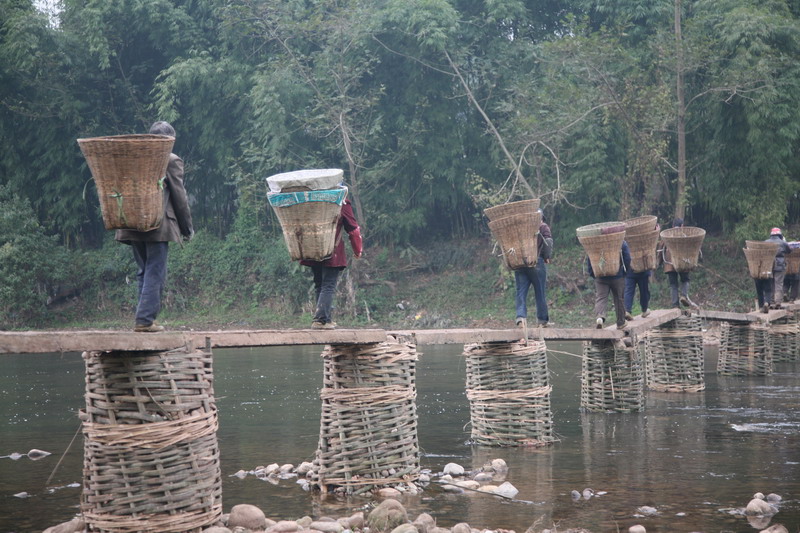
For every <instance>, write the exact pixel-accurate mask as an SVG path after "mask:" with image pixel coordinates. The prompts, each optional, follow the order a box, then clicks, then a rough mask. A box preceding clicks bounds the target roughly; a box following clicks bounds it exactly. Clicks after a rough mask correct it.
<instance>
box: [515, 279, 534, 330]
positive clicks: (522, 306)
mask: <svg viewBox="0 0 800 533" xmlns="http://www.w3.org/2000/svg"><path fill="white" fill-rule="evenodd" d="M528 270H531V269H529V268H520V269H518V270H515V271H514V283H515V285H516V289H517V290H516V294H515V296H514V303H515V307H516V311H517V318H520V317H522V318H528V303H527V301H528V288H529V287H530V285H531V279H530V276H529V274H528Z"/></svg>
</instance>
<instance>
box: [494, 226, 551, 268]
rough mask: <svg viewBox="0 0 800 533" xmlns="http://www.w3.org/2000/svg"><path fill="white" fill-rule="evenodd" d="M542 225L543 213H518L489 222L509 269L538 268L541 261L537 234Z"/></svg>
mask: <svg viewBox="0 0 800 533" xmlns="http://www.w3.org/2000/svg"><path fill="white" fill-rule="evenodd" d="M541 223H542V214H541V213H518V214H516V215H510V216H506V217H503V218H498V219H495V220H491V221H489V229H490V230H491V231H492V235H493V236H494V238H495V239H497V244H498V245H499V246H500V250H501V251H502V253H503V259H505V262H506V266H508V268H510V269H511V270H515V269H518V268H523V267H532V266H536V263H537V261H538V260H539V248H538V242H537V233H539V226H540V225H541Z"/></svg>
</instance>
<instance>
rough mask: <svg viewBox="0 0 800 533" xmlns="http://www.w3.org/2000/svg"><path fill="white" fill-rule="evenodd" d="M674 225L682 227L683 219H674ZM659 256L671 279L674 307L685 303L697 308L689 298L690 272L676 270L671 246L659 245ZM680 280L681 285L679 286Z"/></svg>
mask: <svg viewBox="0 0 800 533" xmlns="http://www.w3.org/2000/svg"><path fill="white" fill-rule="evenodd" d="M672 227H673V228H682V227H683V219H682V218H676V219H675V220H673V221H672ZM658 256H659V260H660V261H663V263H664V272H666V274H667V278H668V279H669V288H670V301H671V303H672V307H677V308H680V307H681V305H683V306H685V307H694V308H697V305H696V304H695V303H694V302H693V301H692V300H690V299H689V273H688V272H678V271H676V270H675V267H674V266H673V264H672V254H670V251H669V248H667V246H666V245H664V244H663V243H662V244H661V245H660V246H659V249H658ZM679 280H680V287H679V286H678V281H679ZM679 295H680V297H679Z"/></svg>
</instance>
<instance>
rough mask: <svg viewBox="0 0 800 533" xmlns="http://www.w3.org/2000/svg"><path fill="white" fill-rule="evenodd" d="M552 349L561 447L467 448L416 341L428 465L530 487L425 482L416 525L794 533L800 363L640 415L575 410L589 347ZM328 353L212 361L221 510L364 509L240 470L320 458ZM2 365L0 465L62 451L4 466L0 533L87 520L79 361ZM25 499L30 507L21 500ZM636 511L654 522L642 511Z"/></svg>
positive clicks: (447, 353) (450, 369)
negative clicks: (494, 492) (500, 495)
mask: <svg viewBox="0 0 800 533" xmlns="http://www.w3.org/2000/svg"><path fill="white" fill-rule="evenodd" d="M549 348H551V349H552V350H553V351H552V352H551V353H550V354H549V356H548V366H549V369H550V372H551V375H552V381H551V384H552V385H553V392H552V396H551V399H552V412H553V427H554V430H555V432H556V434H557V435H558V437H559V439H560V440H559V442H556V443H554V444H553V445H551V446H548V447H546V448H522V449H509V448H487V447H477V446H469V445H467V444H466V441H467V439H468V438H469V405H468V403H467V400H466V397H465V394H464V381H465V375H464V372H465V365H464V361H463V359H462V357H460V353H461V347H458V346H421V347H420V351H421V352H422V354H421V356H420V360H419V362H418V364H417V388H418V397H417V406H418V415H419V422H418V424H419V426H418V430H419V444H420V448H421V451H422V453H423V456H422V466H423V468H429V469H431V470H433V471H434V472H438V471H441V469H442V467H443V466H444V465H445V464H447V463H449V462H456V463H459V464H461V465H463V466H464V467H465V468H467V469H475V468H479V467H480V466H481V465H483V464H484V463H485V462H487V461H489V460H491V459H493V458H502V459H504V460H505V461H506V462H507V463H508V465H509V467H510V470H509V473H508V476H507V479H508V481H510V482H511V483H513V484H514V485H515V486H516V487H517V488H518V489H519V491H520V492H519V494H518V495H517V499H519V500H524V501H521V502H507V501H501V500H499V499H497V498H494V497H491V496H487V495H484V494H477V493H466V494H459V495H455V494H450V493H444V492H443V491H442V490H441V489H440V488H439V487H438V486H429V487H428V488H427V489H426V490H425V491H424V492H423V493H422V495H420V496H416V497H410V498H408V499H406V500H405V501H404V504H405V505H406V507H407V508H408V509H409V515H410V516H411V517H412V518H413V517H416V515H417V514H419V513H420V512H428V513H430V514H432V515H433V516H434V517H435V518H436V520H437V522H438V525H440V526H443V527H450V526H453V525H454V524H456V523H458V522H468V523H469V524H470V525H472V526H473V527H477V528H490V529H496V528H507V529H514V530H516V531H517V532H518V533H522V532H524V531H526V529H528V528H529V527H530V526H532V525H533V526H534V529H535V530H536V531H539V530H541V529H544V528H546V527H552V526H553V524H556V526H557V528H558V530H560V531H564V530H566V529H568V528H570V527H573V528H577V527H583V528H586V529H590V530H592V531H595V532H608V531H626V530H627V528H628V527H629V526H631V525H633V524H636V523H641V524H643V525H644V526H645V527H646V528H647V531H648V532H650V533H652V532H656V531H661V532H690V531H704V532H707V533H711V532H723V531H724V532H728V531H743V532H744V531H758V530H759V529H761V528H762V527H766V525H767V523H769V524H774V523H781V524H783V525H785V526H786V527H787V528H788V530H789V531H790V532H792V533H794V532H797V531H798V530H800V379H799V377H798V376H799V374H798V372H800V365H798V364H789V363H780V364H776V371H775V373H774V374H773V375H772V376H769V377H766V378H764V377H761V378H731V377H718V376H717V375H716V374H715V373H714V372H713V370H714V368H713V363H711V364H709V363H708V362H707V373H706V390H705V391H704V392H701V393H691V394H675V393H655V392H649V393H648V394H647V407H646V409H645V410H644V411H643V412H640V413H634V414H607V413H581V411H580V409H579V404H580V358H579V357H578V356H577V355H576V354H579V353H580V349H581V346H580V344H579V343H563V344H553V345H552V346H549ZM320 351H321V350H320V347H311V346H308V347H291V348H259V349H237V350H217V351H215V353H214V374H215V393H216V398H217V405H218V407H219V417H220V430H219V434H218V436H219V441H220V449H221V456H222V474H223V505H224V508H225V511H226V512H227V511H229V510H230V508H231V506H233V505H235V504H237V503H251V504H254V505H257V506H259V507H260V508H262V509H263V510H264V511H265V513H266V514H267V516H268V517H270V518H272V519H275V520H277V519H297V518H300V517H302V516H304V515H310V516H313V517H317V516H322V515H327V516H345V515H348V514H350V513H351V512H353V511H354V510H360V509H365V508H366V507H365V506H367V505H368V503H369V502H368V501H366V500H364V499H353V500H350V501H339V500H336V499H335V498H333V497H328V498H327V499H325V500H321V499H320V498H319V497H318V496H315V495H314V494H311V493H307V492H304V491H303V490H302V489H301V488H300V487H299V485H297V484H296V483H295V482H294V480H284V481H281V482H280V483H279V484H278V485H272V484H270V483H268V482H266V481H261V480H259V479H257V478H255V477H254V476H247V477H245V478H244V479H240V478H238V477H235V476H233V474H234V473H236V472H237V471H239V470H245V471H248V470H252V469H254V468H255V467H256V466H259V465H268V464H270V463H278V464H284V463H293V464H299V463H300V462H301V461H310V460H312V459H313V457H314V452H315V449H316V446H317V439H318V435H319V416H320V400H319V390H320V388H321V384H322V360H321V358H320ZM564 352H566V353H564ZM570 354H571V355H570ZM0 358H2V359H0V360H1V361H2V367H0V368H1V370H0V456H7V455H10V454H12V453H14V452H17V453H26V452H27V451H28V450H30V449H31V448H38V449H42V450H46V451H49V452H52V455H50V456H48V457H46V458H44V459H41V460H38V461H32V460H30V459H28V458H27V457H22V458H20V459H18V460H12V459H10V458H0V533H7V532H19V533H21V532H26V533H27V532H34V531H41V530H42V529H45V528H46V527H48V526H51V525H55V524H57V523H60V522H62V521H66V520H69V519H70V518H72V516H74V514H75V513H76V512H77V510H78V502H79V495H80V489H79V487H78V485H79V484H80V482H81V470H82V445H83V443H82V437H81V436H80V434H79V433H77V432H78V430H79V427H80V424H79V421H78V417H77V411H78V410H79V409H81V408H82V407H83V406H84V400H83V392H84V367H83V361H82V359H81V358H80V355H79V354H75V353H72V354H45V355H3V356H0ZM76 433H77V437H76ZM73 438H74V441H73ZM51 476H52V479H50V481H49V483H48V478H50V477H51ZM585 488H591V489H593V490H594V491H596V492H601V493H605V494H602V495H599V496H595V497H593V498H590V499H589V500H585V499H580V500H577V501H576V500H573V498H572V497H571V495H570V493H571V491H572V490H577V491H579V492H582V491H583V490H584V489H585ZM23 492H25V493H27V494H28V497H26V498H20V497H16V496H15V494H18V493H23ZM756 492H762V493H764V494H768V493H776V494H779V495H781V496H782V497H783V503H782V504H781V506H780V512H779V513H778V514H777V515H775V517H774V518H773V519H772V521H771V522H763V523H761V524H758V523H753V524H751V523H750V522H748V520H747V519H746V518H745V517H743V516H741V515H740V514H737V512H736V510H737V509H740V508H743V507H744V506H745V505H746V504H747V502H748V501H749V500H750V499H751V497H752V495H753V494H754V493H756ZM642 506H649V507H653V508H655V509H656V510H657V514H655V515H652V516H636V515H637V508H640V507H642Z"/></svg>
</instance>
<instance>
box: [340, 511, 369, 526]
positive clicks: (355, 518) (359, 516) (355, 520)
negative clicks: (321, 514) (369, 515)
mask: <svg viewBox="0 0 800 533" xmlns="http://www.w3.org/2000/svg"><path fill="white" fill-rule="evenodd" d="M339 523H340V524H342V525H343V526H344V527H345V528H346V529H361V528H363V527H364V511H359V512H357V513H354V514H352V515H350V516H349V517H347V518H340V519H339Z"/></svg>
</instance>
